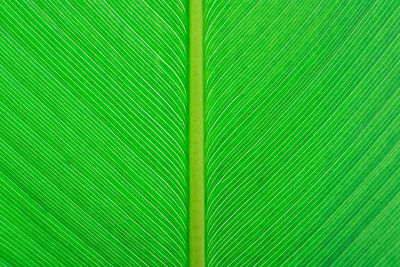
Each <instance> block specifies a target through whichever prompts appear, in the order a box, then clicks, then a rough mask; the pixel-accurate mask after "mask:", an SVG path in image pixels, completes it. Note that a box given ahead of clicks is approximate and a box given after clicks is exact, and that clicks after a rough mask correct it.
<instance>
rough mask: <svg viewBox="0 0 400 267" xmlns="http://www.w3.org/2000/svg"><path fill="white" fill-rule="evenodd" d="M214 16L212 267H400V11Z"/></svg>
mask: <svg viewBox="0 0 400 267" xmlns="http://www.w3.org/2000/svg"><path fill="white" fill-rule="evenodd" d="M205 6H206V7H205V19H206V21H205V83H206V85H205V95H206V104H205V105H206V110H205V117H206V141H205V142H206V143H205V149H206V159H205V160H206V189H205V191H206V196H205V197H206V199H205V201H206V243H207V245H206V261H207V264H208V265H209V266H262V265H272V266H279V265H295V264H296V265H300V266H304V265H311V266H320V265H331V264H333V265H344V266H351V265H358V266H370V265H374V264H378V265H390V264H394V265H397V264H398V263H399V255H400V254H399V253H400V238H399V237H400V224H399V220H400V195H399V192H400V143H399V141H400V116H399V115H400V109H399V107H400V91H399V87H400V86H399V85H400V79H399V77H400V68H399V63H400V60H399V59H400V54H399V51H400V50H399V49H400V38H399V34H400V24H399V23H398V22H399V17H400V3H399V2H398V1H383V0H382V1H381V0H378V1H357V0H354V1H353V0H352V1H239V0H220V1H212V0H206V1H205ZM396 260H397V261H396Z"/></svg>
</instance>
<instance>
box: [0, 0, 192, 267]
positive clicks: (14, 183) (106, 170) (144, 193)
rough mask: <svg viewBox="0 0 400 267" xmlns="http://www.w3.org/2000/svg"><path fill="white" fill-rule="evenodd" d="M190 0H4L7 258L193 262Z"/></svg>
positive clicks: (0, 57) (0, 63)
mask: <svg viewBox="0 0 400 267" xmlns="http://www.w3.org/2000/svg"><path fill="white" fill-rule="evenodd" d="M187 16H188V6H187V4H186V1H180V0H171V1H167V2H166V1H161V0H160V1H158V0H156V1H154V0H151V1H149V0H146V1H106V0H98V1H85V0H83V1H45V0H32V1H8V0H1V1H0V51H1V54H0V95H1V96H0V97H1V98H0V183H1V185H0V214H1V216H0V259H1V262H2V263H4V264H6V265H16V266H32V265H41V266H44V265H45V266H58V265H68V266H82V265H113V266H115V265H135V266H138V265H141V266H143V265H150V266H178V265H187V263H188V255H189V253H188V230H189V228H188V163H187V153H188V137H187V131H188V86H187V84H188V19H187Z"/></svg>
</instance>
